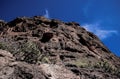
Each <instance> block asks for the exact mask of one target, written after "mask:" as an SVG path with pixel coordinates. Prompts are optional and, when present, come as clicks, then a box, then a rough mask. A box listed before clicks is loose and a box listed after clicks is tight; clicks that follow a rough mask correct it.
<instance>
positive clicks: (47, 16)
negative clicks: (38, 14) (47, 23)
mask: <svg viewBox="0 0 120 79" xmlns="http://www.w3.org/2000/svg"><path fill="white" fill-rule="evenodd" d="M44 16H45V17H46V18H50V16H49V11H48V10H47V9H45V15H44Z"/></svg>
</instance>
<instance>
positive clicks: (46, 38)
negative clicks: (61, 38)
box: [40, 32, 53, 43]
mask: <svg viewBox="0 0 120 79" xmlns="http://www.w3.org/2000/svg"><path fill="white" fill-rule="evenodd" d="M52 37H53V33H50V32H47V33H44V34H43V37H42V39H41V40H40V41H41V42H43V43H46V42H48V41H50V39H51V38H52Z"/></svg>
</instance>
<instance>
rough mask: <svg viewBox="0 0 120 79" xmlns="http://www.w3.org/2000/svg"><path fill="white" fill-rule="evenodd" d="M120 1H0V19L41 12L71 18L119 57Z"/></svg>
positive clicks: (49, 16) (40, 13)
mask: <svg viewBox="0 0 120 79" xmlns="http://www.w3.org/2000/svg"><path fill="white" fill-rule="evenodd" d="M119 4H120V0H1V2H0V19H3V20H5V21H10V20H12V19H14V18H15V17H17V16H30V17H31V16H35V15H44V16H46V17H48V18H56V19H60V20H63V21H66V22H68V21H75V22H78V23H80V25H81V26H83V27H85V28H86V29H87V30H89V31H91V32H93V33H94V34H96V35H97V36H98V37H99V38H100V39H101V40H102V41H103V42H104V44H105V45H106V46H107V47H108V48H109V49H110V50H111V51H112V52H113V53H115V54H116V55H118V56H120V49H119V46H120V43H119V40H120V33H119V32H120V5H119Z"/></svg>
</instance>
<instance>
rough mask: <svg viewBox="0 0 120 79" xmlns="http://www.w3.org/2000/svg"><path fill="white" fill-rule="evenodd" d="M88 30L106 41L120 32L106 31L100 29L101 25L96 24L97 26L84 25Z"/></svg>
mask: <svg viewBox="0 0 120 79" xmlns="http://www.w3.org/2000/svg"><path fill="white" fill-rule="evenodd" d="M82 26H83V27H84V28H85V29H86V30H88V31H90V32H93V33H94V34H96V35H97V36H98V37H99V38H100V39H102V40H103V39H106V38H108V37H110V36H113V35H116V34H118V31H116V30H104V29H101V28H100V24H99V23H95V24H84V25H82Z"/></svg>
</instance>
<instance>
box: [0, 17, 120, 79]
mask: <svg viewBox="0 0 120 79" xmlns="http://www.w3.org/2000/svg"><path fill="white" fill-rule="evenodd" d="M0 79H120V58H118V57H117V56H115V55H114V54H113V53H111V51H110V50H109V49H108V48H107V47H106V46H105V45H104V44H103V43H102V42H101V41H100V40H99V38H98V37H97V36H96V35H94V34H93V33H91V32H88V31H86V30H85V29H84V28H83V27H81V26H80V25H79V24H78V23H76V22H68V23H66V22H62V21H60V20H56V19H47V18H45V17H43V16H34V17H31V18H29V17H18V18H16V19H14V20H13V21H10V22H4V21H2V20H0Z"/></svg>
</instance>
